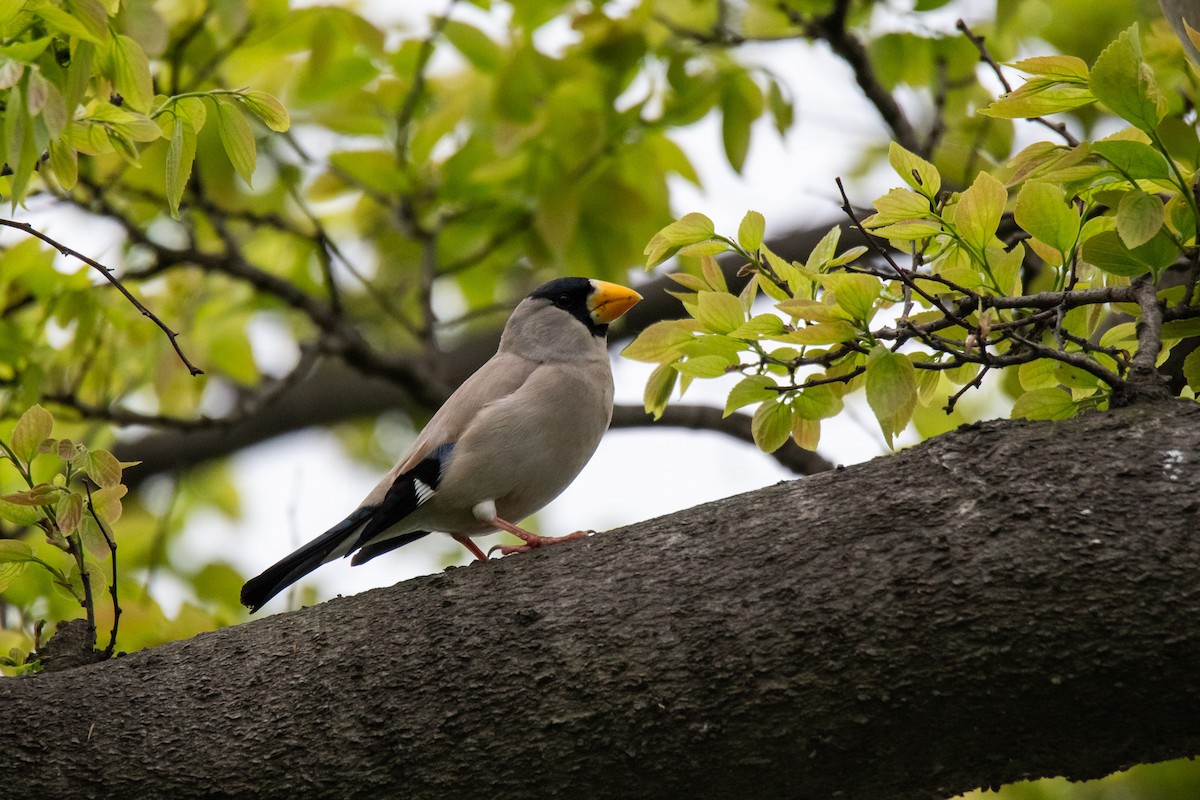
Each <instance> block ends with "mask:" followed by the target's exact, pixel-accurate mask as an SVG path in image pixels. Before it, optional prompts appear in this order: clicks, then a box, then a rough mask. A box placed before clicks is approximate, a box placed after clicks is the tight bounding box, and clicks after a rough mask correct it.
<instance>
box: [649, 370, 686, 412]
mask: <svg viewBox="0 0 1200 800" xmlns="http://www.w3.org/2000/svg"><path fill="white" fill-rule="evenodd" d="M677 380H679V373H678V372H676V371H675V369H674V368H673V367H672V365H670V364H663V365H661V366H660V367H658V368H657V369H655V370H654V372H652V373H650V377H649V379H647V381H646V390H645V392H644V393H643V395H642V401H643V404H644V405H645V408H646V413H647V414H653V415H654V418H655V419H659V418H660V417H662V413H663V409H665V408H666V407H667V401H669V400H670V399H671V392H672V391H674V390H675V382H676V381H677Z"/></svg>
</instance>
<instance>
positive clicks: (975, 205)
mask: <svg viewBox="0 0 1200 800" xmlns="http://www.w3.org/2000/svg"><path fill="white" fill-rule="evenodd" d="M1007 202H1008V191H1007V190H1006V189H1005V188H1004V184H1003V183H1001V182H1000V181H998V180H996V179H995V178H993V177H992V176H991V175H989V174H988V173H986V172H981V173H979V176H978V177H977V178H975V182H974V183H972V184H971V185H970V186H969V187H968V188H967V189H966V190H965V191H964V192H963V193H962V194H960V195H959V197H958V203H957V204H956V205H955V206H954V224H955V227H956V228H957V229H958V235H959V236H961V237H962V238H963V239H964V240H966V242H967V243H968V244H971V245H974V246H975V247H977V248H979V249H980V250H985V249H986V248H987V246H988V245H989V244H991V242H992V239H994V238H995V236H996V228H997V227H999V225H1000V218H1001V217H1002V216H1003V215H1004V204H1005V203H1007Z"/></svg>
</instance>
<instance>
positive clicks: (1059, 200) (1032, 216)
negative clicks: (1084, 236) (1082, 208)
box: [1014, 181, 1080, 253]
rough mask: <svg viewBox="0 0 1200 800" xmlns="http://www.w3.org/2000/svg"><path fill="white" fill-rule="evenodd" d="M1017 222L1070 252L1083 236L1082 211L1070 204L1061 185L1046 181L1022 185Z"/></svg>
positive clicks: (1052, 245) (1063, 251)
mask: <svg viewBox="0 0 1200 800" xmlns="http://www.w3.org/2000/svg"><path fill="white" fill-rule="evenodd" d="M1014 216H1015V217H1016V220H1017V224H1018V225H1020V226H1021V227H1022V228H1024V229H1025V230H1026V231H1028V232H1029V234H1030V235H1032V236H1033V237H1034V238H1036V239H1038V240H1040V241H1043V242H1045V243H1046V244H1048V245H1050V246H1051V247H1053V248H1054V249H1055V250H1057V251H1059V252H1060V253H1067V252H1069V251H1070V250H1071V248H1072V247H1073V246H1074V245H1075V240H1076V238H1078V236H1079V226H1080V222H1079V214H1078V213H1076V211H1075V210H1074V209H1073V208H1072V207H1071V206H1070V205H1068V204H1067V200H1066V193H1065V192H1063V190H1062V189H1061V188H1059V187H1058V186H1055V185H1053V184H1050V183H1043V182H1042V181H1029V182H1027V183H1026V184H1025V185H1024V186H1022V187H1021V192H1020V194H1018V195H1017V203H1016V207H1015V209H1014Z"/></svg>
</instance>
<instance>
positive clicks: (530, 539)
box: [487, 525, 595, 558]
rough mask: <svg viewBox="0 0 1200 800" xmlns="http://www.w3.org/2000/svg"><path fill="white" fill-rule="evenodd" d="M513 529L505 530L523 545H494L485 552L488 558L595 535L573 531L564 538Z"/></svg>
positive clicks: (525, 551) (524, 551)
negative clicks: (498, 554) (495, 554)
mask: <svg viewBox="0 0 1200 800" xmlns="http://www.w3.org/2000/svg"><path fill="white" fill-rule="evenodd" d="M513 528H516V530H508V529H507V528H506V529H505V530H508V532H509V533H511V534H512V535H513V536H516V537H517V538H518V539H520V540H521V541H522V542H524V544H517V545H501V544H498V545H495V546H494V547H492V548H491V549H490V550H488V552H487V554H488V557H489V558H490V557H491V555H492V553H495V552H497V551H499V553H500V555H502V556H506V555H508V554H509V553H527V552H529V551H530V550H536V549H538V548H539V547H542V546H544V545H548V544H558V543H559V542H569V541H570V540H572V539H585V538H587V537H588V536H591V535H593V534H594V533H595V531H575V532H574V533H568V534H567V535H565V536H538V535H537V534H536V533H530V532H529V531H527V530H524V529H522V528H517V526H516V525H514V526H513Z"/></svg>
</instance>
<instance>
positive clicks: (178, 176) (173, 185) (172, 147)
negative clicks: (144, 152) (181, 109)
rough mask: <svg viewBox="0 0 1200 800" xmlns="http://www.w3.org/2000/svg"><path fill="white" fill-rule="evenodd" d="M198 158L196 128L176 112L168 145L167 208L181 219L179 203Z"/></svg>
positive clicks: (174, 216)
mask: <svg viewBox="0 0 1200 800" xmlns="http://www.w3.org/2000/svg"><path fill="white" fill-rule="evenodd" d="M195 160H196V129H195V128H194V127H193V126H192V121H191V120H190V119H189V118H188V117H187V116H185V115H183V114H178V113H177V114H176V116H175V119H174V121H173V123H172V127H171V143H170V144H169V145H168V146H167V169H166V172H167V210H168V211H169V212H170V214H171V217H172V218H174V219H179V203H180V202H181V201H182V200H183V192H184V189H186V188H187V182H188V179H189V178H190V177H191V176H192V164H193V163H194V162H195Z"/></svg>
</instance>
